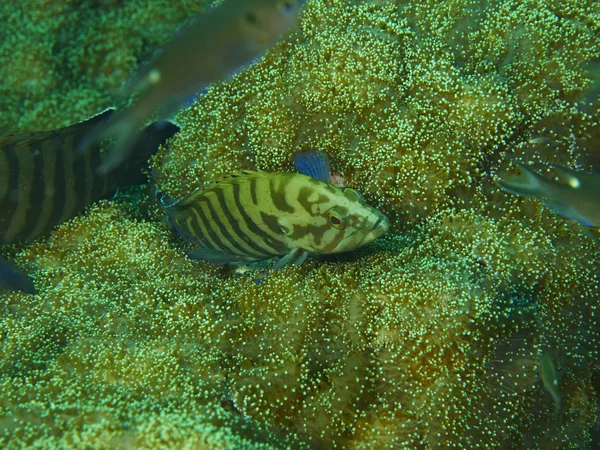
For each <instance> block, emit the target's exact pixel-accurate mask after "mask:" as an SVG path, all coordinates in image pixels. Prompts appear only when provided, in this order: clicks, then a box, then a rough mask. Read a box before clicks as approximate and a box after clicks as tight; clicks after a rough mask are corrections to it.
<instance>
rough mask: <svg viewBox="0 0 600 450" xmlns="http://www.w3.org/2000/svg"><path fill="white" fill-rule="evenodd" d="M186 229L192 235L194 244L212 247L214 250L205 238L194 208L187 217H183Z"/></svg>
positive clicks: (212, 246) (204, 232)
mask: <svg viewBox="0 0 600 450" xmlns="http://www.w3.org/2000/svg"><path fill="white" fill-rule="evenodd" d="M185 225H186V229H188V230H190V231H191V232H192V236H193V239H194V241H195V242H193V243H194V244H196V245H200V246H201V247H206V248H213V249H215V250H216V248H215V247H214V245H213V244H211V242H210V241H209V240H208V239H207V237H206V231H204V230H202V228H201V227H200V218H199V217H198V214H197V212H196V210H193V211H192V212H191V214H190V216H189V217H188V218H186V219H185Z"/></svg>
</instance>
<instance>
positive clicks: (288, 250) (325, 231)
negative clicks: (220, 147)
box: [161, 151, 389, 270]
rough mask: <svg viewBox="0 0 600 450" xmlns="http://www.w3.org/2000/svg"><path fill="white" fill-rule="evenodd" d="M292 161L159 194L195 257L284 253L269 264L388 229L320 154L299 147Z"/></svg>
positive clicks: (335, 248)
mask: <svg viewBox="0 0 600 450" xmlns="http://www.w3.org/2000/svg"><path fill="white" fill-rule="evenodd" d="M296 167H297V168H298V170H299V172H300V173H281V172H273V173H268V172H255V171H250V170H245V171H242V172H240V173H237V174H233V175H230V176H229V177H226V178H223V179H221V180H220V181H218V182H216V183H213V184H211V185H208V186H207V187H205V188H204V189H201V190H197V191H195V192H193V193H191V194H190V195H188V196H186V197H184V198H182V199H181V200H179V201H177V202H172V201H171V200H170V199H168V198H166V197H164V196H163V197H162V199H161V202H162V206H163V210H164V211H165V213H166V214H167V216H168V220H169V223H170V224H171V226H172V228H173V229H175V230H176V231H177V232H178V233H179V234H180V235H181V236H182V237H183V239H184V240H186V241H187V242H188V243H191V244H192V245H193V246H194V247H195V248H194V249H193V250H192V251H191V252H190V257H192V258H193V259H200V260H208V261H212V262H215V263H218V264H225V263H232V262H238V261H239V262H250V261H260V260H264V259H267V258H271V257H274V256H283V257H282V258H281V259H280V260H279V261H278V262H277V263H276V264H275V266H274V267H273V269H274V270H276V269H278V268H280V267H283V266H284V265H285V264H288V263H294V264H297V265H299V264H301V263H302V262H303V261H304V259H305V258H306V256H307V255H308V254H311V253H312V254H331V253H340V252H346V251H350V250H354V249H356V248H359V247H361V246H363V245H365V244H368V243H369V242H371V241H373V240H374V239H376V238H377V237H379V236H381V235H382V234H384V233H385V232H387V230H388V229H389V222H388V220H387V218H386V217H385V216H384V215H383V214H382V213H381V212H380V211H378V210H377V209H375V208H373V207H371V206H369V205H367V204H366V203H365V201H364V199H363V197H362V196H361V195H360V194H359V193H358V192H356V191H355V190H353V189H349V188H338V187H335V186H332V185H331V184H329V162H328V160H327V157H326V155H325V154H324V153H322V152H316V151H310V152H302V153H299V154H298V155H296Z"/></svg>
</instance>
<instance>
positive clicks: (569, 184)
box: [496, 164, 600, 227]
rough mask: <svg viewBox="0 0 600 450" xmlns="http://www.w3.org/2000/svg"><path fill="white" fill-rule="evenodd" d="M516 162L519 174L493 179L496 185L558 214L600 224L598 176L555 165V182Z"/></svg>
mask: <svg viewBox="0 0 600 450" xmlns="http://www.w3.org/2000/svg"><path fill="white" fill-rule="evenodd" d="M517 165H518V167H519V169H520V174H519V175H517V176H514V177H511V178H508V179H499V180H496V183H497V184H498V186H500V187H501V188H502V189H504V190H505V191H507V192H510V193H511V194H516V195H523V196H525V197H535V198H537V199H538V200H540V201H541V202H542V203H544V205H546V206H547V207H548V208H550V209H552V210H553V211H555V212H556V213H558V214H560V215H561V216H564V217H567V218H569V219H572V220H576V221H577V222H580V223H582V224H584V225H586V226H589V227H600V176H598V175H594V174H590V173H587V172H583V171H578V170H573V169H569V168H567V167H562V166H556V165H555V166H553V167H554V168H555V170H556V172H557V174H558V180H557V181H555V180H549V179H547V178H545V177H543V176H541V175H540V174H538V173H536V172H534V171H533V170H532V169H530V168H528V167H526V166H524V165H523V164H517Z"/></svg>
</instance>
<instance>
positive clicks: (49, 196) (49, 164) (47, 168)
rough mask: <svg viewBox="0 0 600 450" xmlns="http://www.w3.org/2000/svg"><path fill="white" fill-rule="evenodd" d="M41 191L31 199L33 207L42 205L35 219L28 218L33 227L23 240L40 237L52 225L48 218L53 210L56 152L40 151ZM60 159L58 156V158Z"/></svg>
mask: <svg viewBox="0 0 600 450" xmlns="http://www.w3.org/2000/svg"><path fill="white" fill-rule="evenodd" d="M41 157H42V191H40V192H38V194H37V195H38V196H37V197H35V198H33V197H32V198H31V199H30V201H31V202H32V204H33V205H42V207H41V210H40V212H39V216H38V217H37V219H34V218H33V217H30V218H29V220H30V221H31V222H32V223H33V224H34V225H35V228H34V229H33V230H31V233H29V235H28V236H27V237H25V238H24V239H31V238H35V237H37V236H41V235H42V234H44V233H45V232H46V231H47V230H49V229H50V228H51V227H52V226H53V225H52V224H50V223H49V222H50V216H51V215H52V211H53V208H54V191H55V189H56V180H55V170H56V169H55V166H56V162H57V161H56V160H57V152H54V151H42V155H41ZM59 158H60V156H59Z"/></svg>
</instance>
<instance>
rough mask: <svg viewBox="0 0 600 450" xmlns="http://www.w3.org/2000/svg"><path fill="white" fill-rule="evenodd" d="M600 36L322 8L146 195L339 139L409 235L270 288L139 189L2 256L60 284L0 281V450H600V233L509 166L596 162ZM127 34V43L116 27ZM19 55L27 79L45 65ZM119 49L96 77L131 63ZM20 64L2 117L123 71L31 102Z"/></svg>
mask: <svg viewBox="0 0 600 450" xmlns="http://www.w3.org/2000/svg"><path fill="white" fill-rule="evenodd" d="M42 3H43V4H44V5H46V6H47V5H48V2H42ZM42 3H39V2H36V3H35V4H33V3H32V4H31V5H30V6H31V11H32V12H31V14H33V15H34V16H35V17H38V16H39V15H40V14H41V12H40V11H41V10H42V9H41V8H42ZM51 3H52V4H53V5H55V7H58V6H60V5H62V3H61V2H51ZM19 5H20V3H19ZM134 6H135V7H136V8H139V10H138V14H136V15H134V16H132V18H131V19H130V22H128V25H129V27H130V28H131V30H132V32H133V30H136V29H141V28H143V26H144V25H145V24H146V23H147V22H148V21H150V20H151V18H152V17H154V14H155V13H156V11H157V10H160V9H161V8H162V9H164V10H165V12H167V11H168V17H169V22H171V21H172V22H173V23H174V22H177V21H179V20H180V19H183V17H184V15H185V14H184V13H183V12H182V11H183V10H182V9H178V8H175V9H173V8H174V7H172V6H168V5H166V4H164V2H161V1H153V2H148V3H147V4H144V5H141V4H140V3H139V2H126V5H121V6H120V7H119V8H117V6H114V8H115V9H116V10H117V9H118V10H119V11H125V10H127V9H128V8H133V7H134ZM184 6H185V8H189V9H190V10H192V9H193V6H194V5H193V2H188V3H186V4H185V5H184ZM200 6H202V5H200ZM60 7H61V8H65V10H66V11H71V9H72V8H71V7H70V6H68V5H66V4H65V5H62V6H60ZM20 8H22V6H18V7H17V6H11V7H10V11H12V13H13V16H11V17H18V16H19V11H21V9H20ZM90 8H91V6H90ZM121 8H123V9H121ZM157 8H158V9H157ZM89 11H91V9H89ZM4 14H8V13H7V12H4ZM119 14H120V13H119ZM80 15H81V13H78V14H77V16H78V17H80ZM118 17H120V19H119V20H117V21H116V22H111V21H110V20H109V19H108V18H105V19H103V20H102V22H103V23H104V24H105V25H106V26H108V25H111V24H113V25H114V23H117V24H121V23H122V21H123V20H124V19H123V18H122V16H120V15H119V16H118ZM11 20H12V21H15V20H17V19H14V18H13V19H11ZM65 20H68V19H67V18H66V19H65ZM12 21H11V22H10V23H13V22H12ZM17 21H18V20H17ZM69 23H70V24H71V25H70V26H75V25H73V24H72V23H71V22H69ZM598 24H600V10H599V9H598V6H597V5H596V3H594V2H587V3H586V2H577V1H563V2H549V1H545V0H531V1H526V2H522V1H512V0H499V1H494V2H477V3H474V2H470V1H458V2H456V1H444V2H409V1H368V2H350V3H349V2H344V1H342V0H313V1H309V2H307V5H306V10H305V11H304V12H303V15H302V16H301V22H300V24H299V27H298V28H297V29H296V30H295V31H294V32H293V33H292V34H291V35H290V36H289V37H287V38H286V39H285V40H283V41H281V42H279V43H278V44H277V45H275V46H274V47H273V48H272V49H271V50H270V51H269V52H268V53H267V54H266V55H265V57H264V58H263V59H261V60H260V61H258V62H257V63H256V64H255V65H253V66H251V67H250V68H248V69H247V70H245V71H243V72H241V73H239V74H236V75H235V76H233V77H232V78H231V79H230V80H226V81H223V82H220V83H217V84H215V85H213V86H212V87H211V88H210V89H209V90H208V92H206V93H204V94H203V95H202V96H200V97H199V98H198V100H197V101H196V102H195V103H194V104H193V105H192V106H191V107H190V108H188V109H185V110H182V111H181V112H180V113H179V115H178V116H177V121H178V123H180V124H181V126H182V130H181V132H180V133H179V134H178V135H177V136H176V137H175V138H174V139H172V140H171V141H170V142H169V144H168V145H166V146H164V147H163V148H162V149H161V150H160V151H159V154H158V155H157V156H156V157H155V158H154V160H153V161H152V162H151V173H152V176H153V178H154V186H152V189H159V190H161V191H162V192H165V193H167V194H168V195H170V196H171V197H174V198H179V197H181V196H183V195H185V194H187V193H189V192H191V191H193V190H194V189H197V188H201V187H203V186H205V185H206V184H208V183H210V182H212V181H214V180H216V179H218V178H220V177H221V176H223V175H227V174H229V173H231V172H235V171H239V170H240V169H252V170H257V169H258V170H265V171H291V170H292V161H293V156H294V154H295V153H296V152H298V151H302V150H308V149H311V148H317V149H320V150H323V151H325V152H326V153H327V154H328V155H329V157H330V159H331V164H332V171H333V172H334V173H335V174H336V180H338V181H337V182H343V184H344V185H345V186H347V187H351V188H353V189H356V190H358V191H360V192H362V193H363V194H364V195H365V197H366V199H367V201H368V202H369V204H372V205H374V206H377V207H378V208H380V209H381V210H382V211H384V212H385V213H386V214H387V215H388V216H389V217H390V218H391V219H392V220H391V222H392V232H391V233H390V234H389V235H388V236H386V237H384V238H380V239H379V240H376V241H375V242H374V243H372V244H370V245H369V246H366V247H364V248H363V249H361V250H359V251H357V252H353V253H350V254H346V255H340V256H336V257H326V258H313V259H309V260H308V261H307V262H306V263H305V264H304V265H303V266H301V267H285V268H283V269H281V270H279V271H276V272H273V273H271V274H270V275H269V276H268V277H265V278H264V280H262V282H260V283H257V277H258V276H259V275H260V272H258V270H257V269H254V268H251V267H250V268H247V267H243V268H237V269H236V268H231V267H226V266H216V265H213V264H210V263H206V262H204V263H203V262H200V263H195V262H192V261H190V260H189V259H188V258H187V257H186V256H185V252H184V248H183V246H182V245H181V244H180V243H179V241H178V238H177V237H176V236H175V235H174V234H173V233H171V232H170V230H169V229H168V227H167V225H166V223H164V220H163V217H162V216H161V215H160V214H158V213H157V208H156V206H153V208H154V210H153V211H151V213H150V214H146V211H144V209H145V207H144V205H146V204H148V203H152V202H150V201H148V202H136V201H131V200H128V199H127V198H126V197H123V196H118V197H117V198H116V199H112V200H106V201H102V202H100V203H98V204H95V205H93V206H91V207H89V208H88V210H87V211H86V212H85V213H84V214H82V215H81V216H79V217H77V218H75V219H73V220H71V221H69V222H66V223H64V224H62V225H61V226H59V227H58V228H56V229H55V230H53V231H52V232H51V233H50V234H49V235H47V236H44V237H43V238H41V239H39V240H37V241H35V242H29V243H23V244H19V245H18V246H12V247H9V248H5V249H3V254H5V255H9V256H10V257H11V259H13V260H15V261H16V262H17V263H18V264H19V265H20V266H21V267H22V268H23V269H24V270H27V271H28V273H29V274H30V275H31V277H32V278H33V279H34V281H35V284H36V287H38V289H39V294H38V295H36V296H28V295H25V294H22V293H2V294H0V299H1V301H0V311H1V312H0V317H1V318H0V336H1V337H2V340H1V342H2V344H1V347H0V352H1V353H0V374H1V376H0V392H1V394H0V421H1V423H2V426H1V427H0V444H1V445H2V446H4V447H7V448H25V447H28V448H32V447H43V448H50V447H61V448H82V447H86V446H87V447H97V448H159V447H161V448H186V447H188V448H192V447H194V448H284V447H291V448H356V449H359V448H360V449H369V448H373V449H379V448H414V449H437V448H490V449H500V448H548V449H552V448H556V449H559V448H560V449H563V448H572V449H575V448H577V449H592V448H594V447H593V446H594V445H597V442H598V437H597V436H598V433H599V431H598V430H599V425H598V424H599V420H598V409H599V405H600V382H599V381H598V380H600V366H599V365H598V360H599V356H600V355H599V350H598V349H600V323H599V322H600V306H599V302H598V299H599V298H600V287H599V285H600V283H599V281H600V280H599V276H600V261H599V260H598V250H599V248H600V244H599V243H598V242H599V241H598V238H600V235H599V234H598V231H597V230H594V229H589V228H586V227H585V226H583V225H582V224H580V223H577V222H575V221H571V220H569V219H567V218H564V217H561V216H558V215H556V214H555V213H554V212H552V211H551V210H550V209H548V208H546V207H545V206H544V205H543V204H542V203H540V202H539V201H537V200H535V199H531V198H521V197H515V196H512V195H510V194H508V193H505V192H503V191H501V190H499V189H498V188H497V187H496V185H495V184H494V178H495V177H496V176H497V175H498V174H501V173H504V172H506V171H510V170H511V168H512V164H513V159H518V160H522V161H524V162H525V163H527V164H528V165H532V167H534V168H535V169H536V170H538V171H540V172H542V171H544V170H545V169H544V168H545V167H548V165H549V164H553V163H556V164H563V165H569V166H571V167H575V168H577V169H580V170H587V171H591V170H595V171H596V172H597V171H598V167H600V166H598V165H597V164H598V162H600V158H599V157H598V155H599V153H598V148H599V147H598V144H597V139H596V138H597V137H598V136H599V132H598V130H599V127H598V123H599V119H600V117H599V114H598V111H599V107H598V99H597V92H598V88H597V84H596V83H597V79H598V72H597V55H598V54H600V37H599V33H598V29H599V28H598ZM105 33H106V34H105V36H106V38H105V39H106V41H107V42H106V47H107V48H110V49H114V48H115V45H116V42H117V40H118V39H120V38H119V36H121V34H119V33H117V34H116V35H115V34H114V33H109V32H108V30H105ZM51 36H52V39H59V37H60V34H59V33H58V31H57V28H56V27H53V28H51V29H49V34H48V36H47V38H46V39H51ZM86 39H96V40H97V36H96V37H95V38H92V37H89V36H87V37H86V36H81V37H80V38H79V39H78V40H77V41H75V42H73V46H74V47H69V46H67V47H65V48H64V49H63V51H64V52H66V53H65V54H78V53H77V52H82V51H83V50H81V49H82V48H83V47H82V46H81V45H79V42H82V41H85V40H86ZM153 39H158V38H156V37H154V38H153ZM158 40H160V39H158ZM20 42H21V44H20V46H18V49H17V50H18V51H15V56H14V60H13V62H11V64H13V63H14V61H27V64H32V63H31V61H34V58H33V57H30V56H28V55H26V54H24V53H26V46H25V45H24V42H26V41H25V40H23V39H22V40H21V41H20ZM43 42H47V41H46V40H44V41H43ZM135 42H136V43H137V44H136V45H134V46H133V49H132V48H129V49H128V50H125V49H124V47H123V50H122V52H124V53H121V52H120V51H118V52H116V53H112V51H110V52H108V53H110V54H111V55H112V58H109V59H108V60H107V61H112V62H111V63H110V64H115V67H117V65H118V67H119V71H124V72H130V71H131V70H132V69H133V66H134V63H133V61H134V60H135V61H137V60H138V59H141V58H142V54H144V53H145V52H146V49H147V46H148V45H150V44H149V43H147V42H146V41H144V40H143V39H142V41H138V40H135ZM154 43H155V42H154V40H152V44H153V45H154ZM38 44H39V45H42V43H38ZM65 45H66V44H65ZM42 46H43V45H42ZM119 48H121V47H119ZM71 52H75V53H71ZM127 52H131V54H130V55H129V56H128V54H126V53H127ZM43 54H46V55H51V54H52V53H51V52H50V53H48V52H46V53H43ZM61 54H62V53H61ZM100 55H106V53H102V52H101V53H100ZM35 61H37V64H39V65H40V67H47V65H48V64H50V63H51V64H56V65H60V67H61V70H66V67H68V64H74V63H75V60H73V59H72V58H66V61H67V62H69V61H70V62H69V63H68V64H67V62H64V61H63V62H62V63H61V62H60V61H57V60H55V59H53V58H51V57H50V56H47V57H45V58H42V59H40V60H35ZM76 61H79V64H81V63H82V61H81V60H79V59H77V58H76ZM102 61H104V58H103V57H98V58H96V57H94V58H93V60H92V61H91V63H90V64H91V66H90V67H91V68H89V70H93V72H94V73H97V71H98V70H101V71H103V70H106V71H107V73H113V74H114V73H115V70H114V68H109V67H108V66H105V65H103V66H102V67H105V69H98V68H97V67H96V64H98V63H102ZM84 62H85V61H84ZM92 63H93V64H92ZM102 64H109V62H106V63H102ZM2 67H7V66H6V65H2ZM84 69H85V68H82V70H84ZM61 70H58V71H57V72H55V73H54V76H56V77H58V78H59V79H63V78H66V79H67V78H68V77H64V76H63V75H62V73H63V72H62V71H61ZM86 70H87V69H86ZM11 73H13V74H14V78H10V79H6V78H5V79H3V80H0V83H2V87H1V89H2V92H8V91H11V92H12V91H14V92H18V93H19V95H13V94H11V97H10V99H11V100H10V102H8V103H7V105H8V106H9V109H10V111H9V112H8V114H7V115H6V117H5V122H4V123H5V127H6V126H16V125H17V123H19V125H20V126H21V127H22V128H24V129H25V128H29V127H30V126H31V127H32V126H38V125H44V124H48V125H51V126H58V125H62V124H64V123H63V121H66V120H67V119H66V117H68V118H75V117H78V116H85V115H88V114H89V113H90V112H92V111H90V110H91V109H94V108H96V107H97V108H98V109H101V108H102V107H103V106H105V103H106V101H107V100H108V99H110V98H111V94H110V92H108V91H107V90H106V89H105V87H107V86H109V85H113V84H114V83H117V80H119V79H122V78H121V77H120V76H118V77H117V76H116V75H115V77H114V78H113V77H111V76H108V75H107V78H101V79H102V80H104V81H102V83H99V84H97V85H91V84H90V83H89V80H88V81H86V82H84V83H83V84H84V87H83V88H81V89H84V90H85V91H86V92H88V91H89V92H90V95H85V96H83V95H82V91H81V89H79V88H75V87H69V86H73V84H72V83H73V80H71V81H69V83H71V84H66V85H64V89H63V90H62V91H61V92H60V95H59V94H57V93H56V92H55V91H54V89H55V87H56V86H55V85H56V83H55V82H54V81H53V80H52V79H51V78H48V79H46V80H45V81H44V82H43V83H41V82H38V83H36V84H35V87H36V89H35V90H34V91H31V92H30V93H29V94H26V92H27V89H26V85H27V83H28V80H27V79H26V78H23V77H24V75H23V74H22V73H21V72H17V71H12V72H11ZM36 73H37V72H36ZM119 73H120V72H119ZM44 93H48V95H49V97H48V100H47V101H46V100H44V101H41V100H40V98H42V97H43V94H44ZM50 93H52V94H50ZM23 95H29V96H30V97H29V100H27V101H25V102H23V103H20V102H18V101H17V100H16V98H20V97H19V96H23ZM57 96H58V98H63V96H64V97H65V98H69V99H70V100H69V101H65V102H61V103H60V108H58V106H56V105H57V104H58V103H57V100H56V98H57ZM67 96H68V97H67ZM83 97H85V101H84V100H82V99H83ZM7 98H8V97H7ZM32 101H33V102H39V103H35V105H37V106H34V105H33V104H32V103H31V102H32ZM49 105H55V106H49ZM63 110H65V111H67V110H68V113H66V116H58V114H57V111H63ZM21 114H22V115H23V119H22V122H21V121H19V120H17V117H19V116H20V115H21ZM544 355H549V356H544ZM542 358H551V361H552V364H553V366H554V368H555V371H556V384H557V387H558V390H559V391H560V396H556V395H554V396H553V395H552V392H551V390H549V389H547V387H545V386H544V383H547V381H544V380H543V379H542V378H543V377H542V376H541V375H540V370H541V369H540V365H541V362H542V361H543V359H542ZM557 398H559V399H560V401H559V402H557V401H556V399H557Z"/></svg>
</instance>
